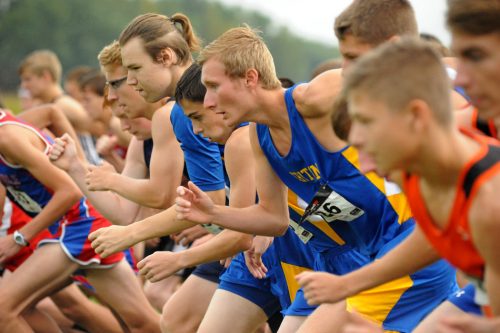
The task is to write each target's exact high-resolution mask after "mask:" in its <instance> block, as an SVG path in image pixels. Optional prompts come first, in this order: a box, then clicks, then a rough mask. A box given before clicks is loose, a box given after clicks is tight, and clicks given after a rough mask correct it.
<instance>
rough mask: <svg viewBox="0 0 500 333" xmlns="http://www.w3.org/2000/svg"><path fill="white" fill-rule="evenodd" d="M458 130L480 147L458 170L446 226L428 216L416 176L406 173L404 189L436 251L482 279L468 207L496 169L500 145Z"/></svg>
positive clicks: (479, 256)
mask: <svg viewBox="0 0 500 333" xmlns="http://www.w3.org/2000/svg"><path fill="white" fill-rule="evenodd" d="M462 132H463V133H464V134H466V135H467V136H470V137H471V138H473V139H474V140H476V141H477V142H479V143H480V144H481V147H480V149H479V152H477V153H476V155H475V156H474V157H473V158H472V159H470V160H469V161H468V163H467V164H466V165H465V166H464V168H463V169H462V172H461V173H460V176H459V179H458V182H457V190H456V194H455V201H454V203H453V206H452V210H451V213H450V215H449V218H448V223H447V225H446V227H445V228H444V229H440V228H439V227H438V226H437V225H436V224H435V223H434V221H433V219H432V217H431V216H430V215H429V212H428V210H427V207H426V205H425V201H424V199H423V198H422V195H421V193H420V188H419V177H418V176H416V175H411V174H409V175H406V176H405V179H404V190H405V193H406V195H407V198H408V200H409V202H410V207H411V209H412V212H413V215H414V217H415V219H416V221H417V223H418V224H419V226H420V228H421V229H422V231H423V232H424V234H425V235H426V237H427V239H428V240H429V241H430V243H431V244H432V245H433V246H434V248H435V249H436V250H437V252H438V253H439V254H440V255H441V256H442V257H443V258H445V259H447V260H448V261H449V262H450V263H451V264H452V265H454V266H455V267H457V268H459V269H460V270H462V271H463V272H464V273H466V274H468V275H470V276H472V277H475V278H478V279H480V280H482V279H483V274H484V260H483V258H482V257H481V255H480V254H479V252H478V251H477V249H476V247H475V246H474V243H473V240H472V235H471V232H470V224H469V209H470V207H471V205H472V202H473V201H474V198H475V196H476V194H477V192H478V190H479V188H480V187H481V185H482V184H483V183H485V182H486V181H488V180H489V179H491V178H492V177H493V176H495V175H496V174H498V173H499V172H500V146H499V143H498V141H496V140H493V139H491V138H487V137H484V136H480V135H477V134H473V133H472V132H468V131H465V130H463V131H462Z"/></svg>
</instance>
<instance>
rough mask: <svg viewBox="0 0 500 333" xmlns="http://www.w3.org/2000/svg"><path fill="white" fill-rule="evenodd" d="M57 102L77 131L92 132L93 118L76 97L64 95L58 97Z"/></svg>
mask: <svg viewBox="0 0 500 333" xmlns="http://www.w3.org/2000/svg"><path fill="white" fill-rule="evenodd" d="M55 104H56V105H57V106H58V107H60V108H61V110H62V111H63V112H64V115H65V116H66V117H67V118H68V120H69V122H70V123H71V125H72V126H73V128H74V129H75V131H77V132H90V133H92V119H91V118H90V116H89V114H88V113H87V111H85V109H84V108H83V106H82V105H81V104H80V103H78V102H77V101H76V100H75V99H73V98H71V97H70V96H62V97H61V98H59V99H57V101H56V102H55Z"/></svg>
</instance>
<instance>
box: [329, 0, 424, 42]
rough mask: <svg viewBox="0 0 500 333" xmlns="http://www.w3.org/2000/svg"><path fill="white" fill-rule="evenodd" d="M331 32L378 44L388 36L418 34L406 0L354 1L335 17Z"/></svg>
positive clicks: (410, 8)
mask: <svg viewBox="0 0 500 333" xmlns="http://www.w3.org/2000/svg"><path fill="white" fill-rule="evenodd" d="M334 30H335V35H336V36H337V38H338V39H339V40H343V39H344V38H345V36H346V35H348V34H351V35H352V36H354V37H356V38H359V39H361V40H362V41H363V42H365V43H368V44H371V45H378V44H381V43H383V42H385V41H386V40H388V39H389V38H391V37H392V36H396V35H398V36H403V35H411V36H416V35H417V34H418V27H417V19H416V17H415V12H414V11H413V7H412V6H411V4H410V2H409V1H408V0H354V1H353V2H352V4H350V5H349V7H347V8H346V9H345V10H344V11H343V12H342V13H340V15H339V16H337V18H336V19H335V25H334Z"/></svg>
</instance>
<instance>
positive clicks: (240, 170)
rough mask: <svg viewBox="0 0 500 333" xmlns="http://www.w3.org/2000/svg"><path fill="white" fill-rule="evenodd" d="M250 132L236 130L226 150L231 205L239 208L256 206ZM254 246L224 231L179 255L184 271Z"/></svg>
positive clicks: (248, 239) (247, 239)
mask: <svg viewBox="0 0 500 333" xmlns="http://www.w3.org/2000/svg"><path fill="white" fill-rule="evenodd" d="M248 130H249V128H248V126H245V127H242V128H239V129H237V130H235V132H233V134H232V135H231V137H230V138H229V140H228V142H227V143H226V147H225V165H226V170H227V173H228V176H229V179H230V181H231V188H230V192H229V205H230V206H231V207H236V208H241V207H248V206H251V205H253V204H255V197H256V188H255V162H254V159H253V156H252V148H251V145H250V138H249V133H248ZM251 244H252V236H251V235H249V234H245V233H240V232H236V231H232V230H224V231H222V232H221V233H219V234H218V235H216V236H215V237H214V238H212V239H211V240H210V241H208V242H206V243H203V244H202V245H199V246H196V247H192V248H190V249H188V250H186V251H181V252H178V253H176V255H178V257H179V261H180V266H181V267H191V266H196V265H199V264H201V263H205V262H210V261H214V260H220V259H224V258H227V257H230V256H233V255H235V254H237V253H239V252H241V251H245V250H248V249H249V248H250V246H251Z"/></svg>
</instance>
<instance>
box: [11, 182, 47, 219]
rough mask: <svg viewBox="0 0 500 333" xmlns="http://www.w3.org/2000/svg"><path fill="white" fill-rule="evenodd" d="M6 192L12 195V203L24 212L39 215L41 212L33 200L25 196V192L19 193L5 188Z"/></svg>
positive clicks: (40, 208)
mask: <svg viewBox="0 0 500 333" xmlns="http://www.w3.org/2000/svg"><path fill="white" fill-rule="evenodd" d="M6 188H7V191H9V193H10V194H11V195H12V197H13V198H14V201H15V202H16V203H17V204H18V205H19V206H21V207H22V208H23V209H24V210H25V211H27V212H30V213H36V214H38V213H40V212H41V211H42V207H40V205H39V204H38V202H36V201H35V200H33V199H32V198H31V197H30V196H29V195H27V194H26V193H25V192H21V191H18V190H15V189H13V188H12V187H10V186H6Z"/></svg>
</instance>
